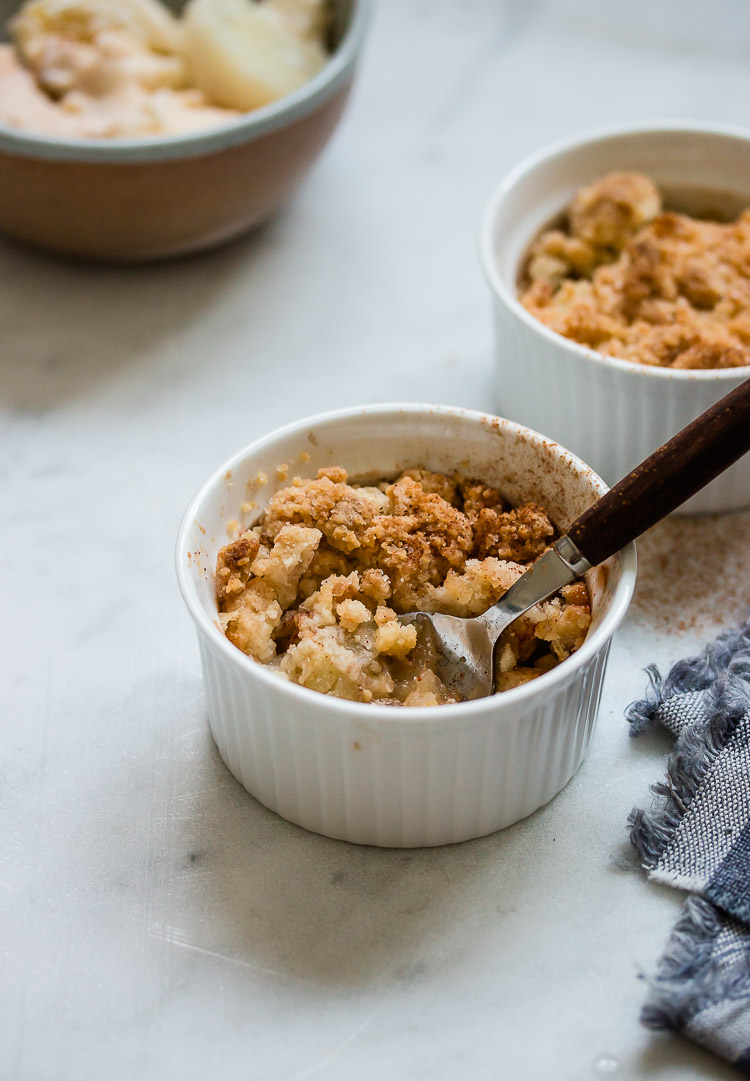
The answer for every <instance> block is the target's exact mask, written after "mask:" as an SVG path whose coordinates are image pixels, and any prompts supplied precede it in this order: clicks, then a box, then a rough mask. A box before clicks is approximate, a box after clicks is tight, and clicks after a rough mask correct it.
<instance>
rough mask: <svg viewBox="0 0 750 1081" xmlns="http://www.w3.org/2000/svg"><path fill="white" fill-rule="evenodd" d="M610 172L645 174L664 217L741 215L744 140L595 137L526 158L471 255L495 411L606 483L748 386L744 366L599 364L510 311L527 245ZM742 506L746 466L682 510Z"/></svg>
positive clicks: (676, 134) (713, 130) (499, 195)
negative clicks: (487, 332)
mask: <svg viewBox="0 0 750 1081" xmlns="http://www.w3.org/2000/svg"><path fill="white" fill-rule="evenodd" d="M614 170H637V171H640V172H644V173H647V174H648V175H649V176H651V177H652V178H653V179H654V180H655V181H656V183H657V184H658V185H659V186H660V187H661V188H662V190H663V192H664V194H665V196H666V202H667V205H668V206H670V207H672V208H674V209H677V210H682V211H684V212H687V213H693V214H698V215H700V214H701V213H706V211H707V210H708V209H710V210H715V209H716V208H717V207H718V208H719V209H720V210H721V212H722V213H724V214H726V215H727V217H733V216H734V215H736V214H737V213H738V212H739V210H741V209H742V208H744V207H746V206H750V133H748V132H744V131H737V130H734V129H731V128H724V127H706V126H698V125H695V124H687V123H686V124H677V123H675V124H669V125H667V124H654V125H650V126H644V127H638V128H632V127H630V128H621V129H615V130H607V131H600V132H595V133H593V134H589V135H585V136H580V137H578V138H575V139H572V140H570V141H568V142H564V143H557V144H555V145H554V146H552V147H549V148H547V149H545V150H543V151H541V152H540V153H538V154H535V155H534V156H533V157H531V158H529V159H527V160H526V161H525V162H523V163H522V164H521V165H519V166H518V168H516V169H515V170H514V171H513V172H512V173H511V174H510V175H509V176H508V177H507V178H506V179H505V180H504V181H503V182H502V184H500V186H499V187H498V188H497V190H496V191H495V193H494V195H493V196H492V198H491V200H490V203H489V207H488V209H487V212H486V214H485V217H484V222H483V225H482V233H481V257H482V263H483V266H484V271H485V274H486V276H487V280H488V282H489V285H490V289H491V290H492V306H493V316H494V327H495V362H496V404H497V408H498V409H499V410H500V411H501V412H503V413H504V414H505V415H506V416H509V417H513V419H514V420H517V421H520V422H521V423H523V424H528V425H529V426H530V427H532V428H536V429H537V430H539V431H543V432H547V433H548V434H549V435H550V436H552V438H554V439H557V440H559V441H560V442H561V443H563V444H564V445H565V446H566V447H570V449H571V450H572V451H574V452H575V453H576V454H579V455H580V456H581V457H582V458H583V459H584V461H586V462H588V463H589V464H590V465H591V466H592V467H593V468H594V469H596V470H597V471H598V472H599V473H600V474H601V476H602V477H603V478H604V479H605V480H606V481H607V483H608V484H610V485H612V484H615V483H616V482H617V481H618V480H620V478H621V477H623V476H625V474H626V473H628V472H629V471H630V470H631V469H632V468H633V467H634V466H635V465H637V464H638V463H639V462H640V461H642V459H643V458H645V457H647V456H648V455H649V454H650V453H651V452H652V451H653V450H655V449H656V448H657V447H658V446H660V445H661V444H662V443H664V442H665V441H666V440H667V439H669V438H670V437H671V436H673V435H674V434H675V433H676V432H677V431H679V430H680V428H683V427H684V426H685V425H686V424H688V423H689V422H690V421H691V420H694V418H695V417H696V416H698V414H699V413H701V412H703V410H704V409H707V408H708V407H709V406H710V405H713V403H714V402H716V401H717V400H718V399H719V398H721V397H722V396H723V395H724V394H728V393H729V391H730V390H733V389H734V388H735V387H737V386H739V384H740V383H741V382H742V381H743V380H744V379H746V378H748V376H750V368H748V367H745V368H733V369H732V368H730V369H721V370H714V371H679V370H674V369H671V368H655V367H650V366H647V365H640V364H634V363H630V362H629V361H624V360H617V359H615V358H612V357H605V356H602V355H601V354H600V353H597V352H595V351H594V350H593V349H589V348H588V347H586V346H583V345H579V344H578V343H576V342H572V341H569V340H568V339H567V338H563V337H562V336H560V335H559V334H556V333H554V332H553V331H551V330H550V329H548V328H547V327H546V326H544V325H543V324H542V323H540V322H539V321H538V320H537V319H535V318H534V317H533V316H532V315H531V314H530V313H529V312H527V311H526V309H525V308H524V307H523V306H522V305H521V304H520V303H519V301H518V298H517V282H518V277H519V271H520V268H521V266H522V263H523V261H524V258H525V255H526V253H527V251H528V248H529V245H530V243H531V241H532V240H533V239H534V237H535V236H536V235H537V234H538V232H539V231H540V230H541V229H542V228H543V227H544V226H545V225H547V223H549V222H550V221H551V220H553V219H554V218H555V217H556V216H557V215H558V214H559V213H560V212H561V211H562V210H563V209H564V208H565V206H566V205H567V203H568V202H569V201H570V198H571V196H572V195H573V194H574V193H575V192H576V191H577V190H578V188H580V187H581V186H582V185H584V184H587V183H590V182H591V181H592V180H594V179H595V178H596V177H599V176H602V175H603V174H605V173H608V172H611V171H614ZM748 504H750V457H746V458H745V459H744V460H741V461H740V462H738V463H737V464H736V465H734V466H732V468H731V469H729V470H727V472H726V473H724V474H722V475H721V476H720V477H718V478H717V479H716V480H715V481H713V482H712V483H711V484H710V485H709V486H708V487H707V488H705V489H703V491H702V492H699V493H698V494H697V495H696V496H694V497H693V498H692V499H691V500H690V501H689V502H688V503H686V504H685V506H684V507H683V508H682V512H683V513H706V512H716V511H726V510H733V509H738V508H740V507H745V506H747V505H748Z"/></svg>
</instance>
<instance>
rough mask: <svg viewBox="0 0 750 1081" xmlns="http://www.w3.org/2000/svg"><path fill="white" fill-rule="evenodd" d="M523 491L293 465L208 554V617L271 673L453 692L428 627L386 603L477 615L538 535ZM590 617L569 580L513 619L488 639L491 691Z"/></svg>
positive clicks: (542, 660) (505, 685) (313, 681)
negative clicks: (311, 473)
mask: <svg viewBox="0 0 750 1081" xmlns="http://www.w3.org/2000/svg"><path fill="white" fill-rule="evenodd" d="M554 537H555V529H554V527H553V525H552V523H551V522H550V520H549V518H548V517H547V515H546V513H545V512H544V510H543V509H542V508H541V507H539V506H537V505H536V504H534V503H526V504H524V505H523V506H520V507H515V508H513V507H510V506H509V505H508V504H507V503H506V502H505V500H503V498H502V496H501V495H500V492H499V491H497V490H496V489H495V488H491V487H489V486H488V485H486V484H484V483H483V482H482V481H478V480H466V479H463V478H461V477H458V476H454V477H449V476H445V475H444V474H442V473H431V472H430V471H429V470H426V469H422V468H419V469H407V470H406V471H405V472H404V473H402V474H401V475H400V476H399V477H398V478H397V479H396V481H394V482H389V481H382V482H380V483H376V484H372V485H366V484H356V483H349V481H348V475H347V472H346V470H345V469H341V468H339V467H334V468H327V469H320V470H318V474H317V476H316V477H315V479H313V480H302V479H301V478H299V477H295V478H294V479H293V480H292V482H291V484H290V485H289V487H287V488H283V489H282V490H281V491H279V492H277V493H276V494H275V495H274V496H273V497H272V499H271V501H270V503H269V504H268V506H267V508H266V510H265V511H264V512H263V514H262V516H261V517H260V519H259V520H258V521H257V522H256V524H255V525H253V526H252V527H251V528H249V529H246V530H245V531H244V532H243V533H242V534H241V535H240V536H239V537H238V538H237V539H236V540H234V541H232V542H231V543H230V544H227V545H226V546H225V547H224V548H222V549H221V551H220V552H219V554H218V557H217V561H216V597H217V603H218V608H219V617H220V620H221V626H222V628H223V630H224V632H225V634H226V635H227V637H228V638H229V640H230V641H231V642H233V643H234V645H236V646H237V647H238V648H239V649H241V650H242V651H243V653H246V654H247V655H248V656H250V657H253V658H254V659H255V660H256V661H259V662H260V663H261V664H266V665H269V666H270V667H272V668H273V669H274V671H276V672H277V673H278V674H279V675H281V676H282V677H284V678H286V679H289V680H291V681H293V682H294V683H299V684H301V685H302V686H304V687H309V688H311V689H312V690H317V691H322V692H323V693H325V694H333V695H336V696H338V697H340V698H348V699H351V700H354V701H359V702H380V703H387V704H392V705H406V706H431V705H440V704H443V703H450V702H456V701H458V700H459V699H458V697H457V695H456V693H455V692H453V691H451V690H450V689H449V688H448V687H446V686H445V684H443V683H442V682H441V680H440V679H439V678H438V676H437V675H436V672H435V668H436V657H435V653H434V646H433V645H432V643H431V641H430V639H429V635H425V634H424V633H420V632H418V630H417V628H416V627H414V626H402V625H401V623H400V622H399V620H398V615H399V613H406V612H414V611H423V612H442V613H446V614H448V615H456V616H467V615H479V614H480V613H481V612H483V611H485V610H486V609H487V608H489V607H490V605H492V604H494V603H495V601H497V600H499V598H500V597H501V596H502V595H503V593H505V592H506V590H508V589H509V588H510V586H511V585H512V584H513V583H514V582H515V581H516V580H517V579H518V578H519V577H520V576H521V574H523V572H524V570H525V569H526V568H527V566H528V565H529V564H530V563H532V562H533V561H534V560H535V559H536V557H537V556H539V555H541V553H542V552H543V551H544V550H545V549H546V548H547V547H548V545H549V544H550V543H551V541H552V540H553V539H554ZM590 620H591V609H590V603H589V597H588V593H587V590H586V586H585V585H584V584H583V583H582V582H576V583H573V584H572V585H569V586H566V587H565V588H564V589H563V590H562V591H561V593H560V594H559V595H557V596H555V597H553V598H552V599H551V600H548V601H545V602H543V603H542V604H539V605H537V606H536V607H535V608H533V609H531V610H530V611H529V612H527V613H526V615H525V616H523V617H521V618H520V619H518V620H516V622H515V623H514V624H513V625H512V626H511V627H510V628H508V630H507V631H506V632H505V633H504V634H503V636H502V638H501V639H500V642H499V644H498V655H497V666H496V667H497V678H496V690H497V691H504V690H507V689H509V688H510V687H516V686H518V685H520V684H522V683H526V682H528V681H529V680H531V679H534V678H536V677H537V676H539V675H541V674H542V673H543V672H546V671H548V670H549V669H550V668H553V667H554V666H555V665H556V664H558V662H559V661H561V660H564V659H565V658H566V657H568V656H569V655H570V654H571V653H572V652H573V651H574V650H576V649H578V647H579V646H580V645H581V643H582V642H583V639H584V638H585V636H586V632H587V630H588V627H589V623H590Z"/></svg>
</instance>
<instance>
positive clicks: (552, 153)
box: [479, 120, 750, 386]
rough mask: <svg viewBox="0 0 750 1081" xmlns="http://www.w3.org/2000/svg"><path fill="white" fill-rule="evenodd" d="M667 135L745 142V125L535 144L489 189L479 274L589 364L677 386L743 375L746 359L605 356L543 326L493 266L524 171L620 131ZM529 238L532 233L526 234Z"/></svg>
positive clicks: (670, 127) (659, 127)
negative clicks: (723, 362) (500, 222)
mask: <svg viewBox="0 0 750 1081" xmlns="http://www.w3.org/2000/svg"><path fill="white" fill-rule="evenodd" d="M660 133H661V134H664V135H669V134H672V133H681V134H685V133H687V134H694V135H696V136H697V137H701V136H702V135H709V136H712V135H718V136H726V137H727V138H731V139H736V140H738V141H740V142H744V143H748V144H749V145H750V129H745V128H741V127H738V126H735V125H731V124H711V123H705V122H703V121H693V120H649V121H641V122H633V123H623V124H617V125H608V126H602V127H597V128H592V129H587V130H584V131H581V132H578V133H576V134H574V135H571V136H568V137H566V138H564V139H557V140H555V141H554V142H551V143H548V144H546V145H545V146H543V147H541V148H540V149H538V150H536V151H534V152H533V153H531V154H528V155H527V156H526V157H525V158H523V159H522V160H521V161H520V162H518V164H517V165H515V166H514V167H513V168H512V169H511V170H510V172H508V173H507V174H506V175H505V177H504V178H503V179H502V180H501V181H500V183H499V184H498V185H497V186H496V187H495V188H494V189H493V191H492V193H491V195H490V197H489V200H488V202H487V205H486V207H485V211H484V214H483V215H482V222H481V226H480V232H479V257H480V262H481V264H482V269H483V271H484V276H485V278H486V280H487V283H488V285H489V287H490V290H491V292H492V295H493V297H494V298H495V299H496V300H498V301H500V302H501V303H502V304H503V305H504V307H505V310H506V311H509V312H510V313H511V314H512V315H513V316H514V317H515V318H516V319H518V320H519V321H520V322H522V323H523V324H524V325H525V326H526V327H527V328H528V329H529V330H530V331H531V332H532V333H533V334H537V335H539V336H540V337H542V338H544V339H546V341H548V342H550V343H551V344H552V345H553V346H554V347H555V348H557V349H559V350H560V351H561V352H563V353H567V354H571V355H573V356H575V357H577V358H578V359H579V360H583V361H586V362H588V363H589V364H590V365H591V367H592V369H596V370H597V371H600V372H601V371H617V372H619V373H620V374H622V375H624V376H626V377H630V378H632V379H656V380H662V381H667V382H671V383H673V384H674V383H677V384H679V385H681V386H686V385H689V384H690V383H710V382H715V381H722V382H728V383H731V382H733V381H737V380H739V381H740V382H741V381H742V380H743V379H746V378H747V376H748V371H749V370H750V365H743V366H742V367H739V368H710V369H698V370H696V369H681V368H662V367H657V366H655V365H650V364H638V363H636V362H635V361H629V360H622V359H620V358H619V357H609V356H605V355H604V354H603V353H599V352H598V351H597V350H596V349H591V348H589V347H588V346H586V345H581V344H580V343H579V342H574V341H571V340H570V339H569V338H565V337H564V336H563V335H562V334H557V333H556V332H555V331H554V330H551V329H550V328H549V327H548V326H546V325H545V324H544V323H542V322H541V321H540V320H539V319H536V318H535V317H534V316H533V315H532V314H531V313H530V312H528V311H527V310H526V308H524V306H523V305H522V304H521V302H520V301H519V299H518V297H517V296H516V294H515V291H514V290H512V289H509V288H508V287H507V285H506V283H505V281H504V280H503V278H502V276H501V275H500V273H499V271H498V266H497V260H496V259H495V256H494V240H495V223H496V220H497V216H498V213H499V211H500V208H501V206H502V204H503V202H504V201H505V199H507V198H508V196H509V195H510V193H511V191H513V190H514V189H515V188H516V187H517V186H518V185H519V184H520V183H522V182H523V181H524V179H525V178H526V177H527V176H528V174H529V173H531V172H532V171H534V170H535V169H537V168H539V167H541V166H544V165H545V164H549V165H550V166H551V165H552V164H553V163H554V162H555V161H556V160H557V159H558V158H560V157H562V156H563V155H565V154H567V153H569V152H570V151H573V150H577V149H580V148H581V147H584V146H586V145H587V144H595V143H599V142H603V141H605V140H607V139H611V138H617V137H618V136H625V135H632V136H638V135H654V134H660ZM529 239H531V238H529Z"/></svg>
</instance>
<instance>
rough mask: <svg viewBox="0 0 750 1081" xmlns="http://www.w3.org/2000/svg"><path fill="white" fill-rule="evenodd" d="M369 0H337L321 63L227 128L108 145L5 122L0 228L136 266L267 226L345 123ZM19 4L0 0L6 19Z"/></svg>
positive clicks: (1, 129) (1, 23) (54, 247)
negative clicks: (35, 131) (298, 82)
mask: <svg viewBox="0 0 750 1081" xmlns="http://www.w3.org/2000/svg"><path fill="white" fill-rule="evenodd" d="M168 6H170V7H171V8H172V9H173V10H179V8H181V7H182V6H183V5H182V3H180V2H176V3H175V2H172V3H169V5H168ZM369 6H370V0H333V25H332V53H331V57H330V59H329V60H328V63H327V64H326V65H325V67H324V68H323V69H322V70H321V71H320V72H319V73H318V74H317V75H316V76H315V77H314V78H312V79H310V80H309V82H307V83H305V85H304V86H302V87H300V89H299V90H297V91H295V92H294V93H292V94H289V95H287V96H286V97H283V98H280V99H279V100H278V101H275V102H273V103H272V104H271V105H268V106H264V107H263V108H260V109H256V110H254V111H253V112H250V113H248V114H247V115H246V116H243V117H241V118H240V119H238V120H235V121H232V122H231V123H229V124H227V125H224V126H222V127H218V128H207V129H205V130H202V131H199V132H196V133H190V134H188V135H178V136H157V137H152V138H139V139H118V140H116V141H113V140H111V139H57V138H53V137H50V136H44V135H34V134H33V133H29V132H21V131H19V130H17V129H15V128H11V127H8V126H6V125H2V124H0V193H1V195H0V232H3V233H6V234H7V235H8V236H11V237H14V238H16V239H18V240H23V241H26V242H28V243H30V244H33V245H36V246H37V247H41V248H47V249H49V250H51V251H54V252H58V253H61V254H64V255H73V256H79V257H83V258H85V259H94V260H105V261H108V262H139V261H144V260H152V259H162V258H166V257H169V256H175V255H182V254H185V253H187V252H194V251H200V250H202V249H204V248H210V247H213V246H215V245H217V244H221V243H223V242H224V241H227V240H231V239H232V238H233V237H236V236H239V235H240V234H242V233H244V232H246V231H247V230H249V229H251V228H253V227H254V226H256V225H260V224H261V223H262V222H264V221H266V220H267V219H268V218H270V217H271V216H272V215H273V214H274V213H275V212H276V211H277V210H279V208H280V207H282V206H283V205H284V204H285V203H286V202H287V201H288V200H289V199H290V198H291V196H292V195H293V193H294V191H295V190H296V188H297V186H298V185H299V183H300V182H301V181H302V179H303V177H304V176H305V174H306V173H307V171H308V170H309V168H310V166H311V165H312V164H313V162H314V161H315V159H316V158H317V157H318V155H319V154H320V152H321V151H322V149H323V147H324V146H325V145H326V143H327V142H328V140H329V138H330V136H331V134H332V133H333V131H334V129H335V127H336V125H337V123H338V121H339V118H340V116H341V113H342V110H343V108H344V105H345V103H346V99H347V97H348V94H349V91H350V88H351V85H352V79H353V77H354V71H355V68H356V65H357V60H358V58H359V54H360V52H361V48H362V42H363V38H364V32H365V28H366V22H367V15H368V9H369ZM19 7H20V4H19V3H18V2H17V0H0V27H5V26H7V23H8V20H9V19H10V18H11V16H12V15H13V13H14V12H15V11H16V10H17V9H18V8H19ZM4 36H5V37H7V34H4Z"/></svg>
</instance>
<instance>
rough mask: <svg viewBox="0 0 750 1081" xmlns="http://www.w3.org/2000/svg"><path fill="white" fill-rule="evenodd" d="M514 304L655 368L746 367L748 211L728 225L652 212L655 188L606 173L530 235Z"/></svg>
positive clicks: (565, 332) (633, 176)
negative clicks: (560, 217)
mask: <svg viewBox="0 0 750 1081" xmlns="http://www.w3.org/2000/svg"><path fill="white" fill-rule="evenodd" d="M525 277H526V281H525V283H524V286H523V288H522V290H521V295H520V300H521V303H522V304H523V305H524V307H525V308H526V309H527V310H528V311H529V312H530V313H531V314H532V315H534V316H535V317H536V318H537V319H539V320H540V321H541V322H542V323H544V324H545V325H546V326H548V327H549V328H550V329H551V330H554V331H556V332H557V333H558V334H561V335H562V336H563V337H566V338H569V339H570V340H571V341H575V342H578V343H579V344H581V345H586V346H588V347H589V348H591V349H596V350H598V351H599V352H600V353H603V354H604V355H605V356H611V357H618V358H620V359H622V360H629V361H633V362H636V363H641V364H650V365H653V366H659V367H668V368H681V369H701V368H704V369H706V368H735V367H742V366H744V365H748V364H750V209H748V210H745V211H743V213H742V214H740V216H739V217H738V218H737V220H736V221H734V222H729V223H720V222H717V221H703V220H700V219H697V218H692V217H689V216H688V215H686V214H677V213H675V212H673V211H669V210H663V209H662V199H661V195H660V193H659V191H658V189H657V188H656V186H655V185H654V183H653V181H652V180H651V179H650V178H649V177H647V176H643V175H642V174H640V173H610V174H609V175H607V176H605V177H602V178H601V179H599V180H596V181H594V182H593V183H592V184H589V185H587V186H586V187H583V188H581V189H580V191H578V192H577V193H576V195H575V196H574V198H573V199H572V201H571V203H570V205H569V207H568V209H567V212H566V215H565V219H564V221H563V222H562V223H561V225H560V227H558V228H553V229H548V230H546V231H544V232H543V233H541V234H540V236H539V237H537V239H536V240H535V242H534V244H533V245H532V248H531V251H530V253H529V258H528V260H527V265H526V268H525Z"/></svg>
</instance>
